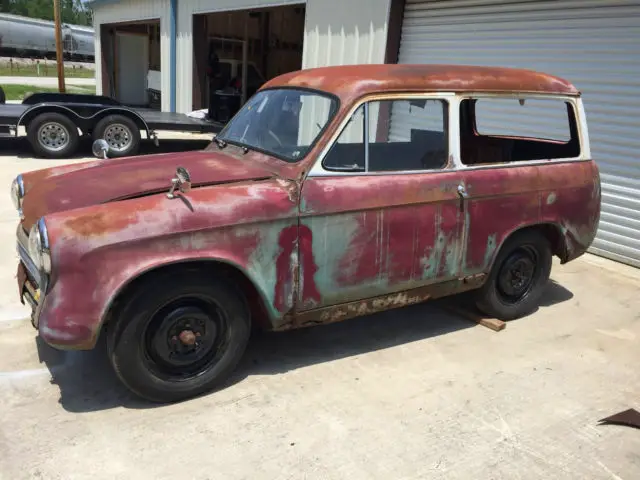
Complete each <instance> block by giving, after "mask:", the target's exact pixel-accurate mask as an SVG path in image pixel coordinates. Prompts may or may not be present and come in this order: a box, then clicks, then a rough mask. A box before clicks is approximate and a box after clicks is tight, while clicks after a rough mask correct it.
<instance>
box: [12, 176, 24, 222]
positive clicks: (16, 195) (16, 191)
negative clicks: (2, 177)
mask: <svg viewBox="0 0 640 480" xmlns="http://www.w3.org/2000/svg"><path fill="white" fill-rule="evenodd" d="M23 197H24V183H23V181H22V175H18V176H17V177H16V178H15V179H14V180H13V182H11V200H12V201H13V206H14V207H15V209H16V210H18V212H20V215H21V216H22V198H23Z"/></svg>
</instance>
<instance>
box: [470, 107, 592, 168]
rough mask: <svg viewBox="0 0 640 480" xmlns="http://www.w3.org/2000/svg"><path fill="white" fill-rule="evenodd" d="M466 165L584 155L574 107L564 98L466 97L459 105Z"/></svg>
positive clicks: (562, 158) (570, 157)
mask: <svg viewBox="0 0 640 480" xmlns="http://www.w3.org/2000/svg"><path fill="white" fill-rule="evenodd" d="M460 154H461V160H462V163H463V164H465V165H482V164H496V163H497V164H508V163H512V162H525V161H538V160H564V159H574V158H577V157H579V156H580V138H579V129H578V122H577V118H576V112H575V109H574V106H573V104H572V103H571V102H570V101H568V100H567V99H565V98H548V99H547V98H526V97H524V98H514V97H478V98H467V99H464V100H463V101H462V102H461V103H460Z"/></svg>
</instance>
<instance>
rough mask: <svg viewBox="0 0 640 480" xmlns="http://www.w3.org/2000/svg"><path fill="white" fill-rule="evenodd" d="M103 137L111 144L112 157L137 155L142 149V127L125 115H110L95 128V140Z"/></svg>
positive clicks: (110, 153) (110, 152)
mask: <svg viewBox="0 0 640 480" xmlns="http://www.w3.org/2000/svg"><path fill="white" fill-rule="evenodd" d="M98 139H103V140H105V141H106V142H107V143H108V144H109V156H110V157H127V156H132V155H136V154H137V153H138V151H139V150H140V142H141V137H140V128H139V127H138V126H137V125H136V123H135V122H134V121H133V120H131V119H130V118H128V117H125V116H124V115H109V116H106V117H104V118H103V119H102V120H100V121H99V122H98V123H97V124H96V126H95V128H94V129H93V141H94V142H95V141H96V140H98Z"/></svg>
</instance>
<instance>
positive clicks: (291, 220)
mask: <svg viewBox="0 0 640 480" xmlns="http://www.w3.org/2000/svg"><path fill="white" fill-rule="evenodd" d="M296 212H297V209H296V206H295V204H294V203H293V202H292V200H291V199H290V197H289V194H288V192H287V190H286V189H285V188H284V187H283V185H282V183H279V182H277V181H267V182H247V183H241V184H233V185H229V186H220V187H207V188H199V189H195V190H192V191H191V192H189V194H187V195H185V197H184V199H180V198H178V199H174V200H170V199H168V198H167V197H166V196H165V195H153V196H149V197H144V198H138V199H132V200H126V201H121V202H113V203H109V204H104V205H98V206H91V207H87V208H81V209H77V210H72V211H67V212H61V213H56V214H53V215H50V216H47V217H46V221H47V228H48V231H49V236H50V243H51V254H52V264H53V274H52V276H51V283H50V288H49V291H48V292H47V294H46V295H45V300H44V301H45V304H44V306H43V310H42V314H41V318H40V327H39V329H40V333H41V334H42V336H43V337H44V339H45V340H46V341H47V342H48V343H50V344H52V345H54V346H57V347H60V348H79V349H88V348H92V347H93V346H94V345H95V341H96V338H97V335H98V332H99V331H100V327H101V324H102V322H103V321H104V318H105V315H106V313H107V312H108V311H109V308H110V306H111V305H112V303H113V301H114V300H115V299H116V298H117V296H118V294H119V293H120V292H122V291H123V289H124V288H126V286H127V285H128V284H129V283H130V282H131V281H133V280H134V279H136V278H138V277H139V276H140V275H142V274H144V273H145V272H148V271H150V270H153V269H155V268H158V267H160V266H165V265H170V264H175V263H181V262H191V261H203V260H210V261H217V262H222V263H225V264H228V265H231V266H233V267H234V268H236V269H238V270H239V271H240V272H241V273H243V274H244V275H245V276H246V277H247V278H248V279H249V280H250V281H251V282H252V283H253V285H254V286H255V288H256V290H257V292H258V293H259V295H260V297H261V299H262V301H263V304H264V305H265V307H266V308H265V310H266V311H267V314H268V315H269V317H270V320H271V322H272V323H274V324H278V322H279V321H281V319H282V318H283V317H284V315H285V313H287V312H288V311H289V310H290V309H291V308H292V307H293V298H294V296H293V295H288V296H287V301H285V302H278V301H277V299H278V298H282V291H283V290H286V289H288V288H290V287H291V285H292V283H293V282H292V280H293V278H292V276H291V275H292V274H291V273H290V272H291V271H292V269H291V268H289V266H288V265H283V264H282V262H281V259H282V258H291V257H292V253H293V249H294V248H295V235H296V234H297V214H296ZM292 233H293V234H292ZM283 239H284V240H287V239H291V241H283ZM278 268H280V271H279V270H278Z"/></svg>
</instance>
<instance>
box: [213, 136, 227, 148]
mask: <svg viewBox="0 0 640 480" xmlns="http://www.w3.org/2000/svg"><path fill="white" fill-rule="evenodd" d="M213 141H214V142H216V145H218V148H219V149H220V150H222V149H223V148H225V147H226V146H227V142H225V141H224V140H222V139H220V138H218V137H213Z"/></svg>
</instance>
